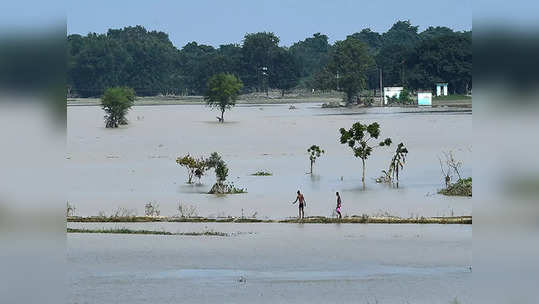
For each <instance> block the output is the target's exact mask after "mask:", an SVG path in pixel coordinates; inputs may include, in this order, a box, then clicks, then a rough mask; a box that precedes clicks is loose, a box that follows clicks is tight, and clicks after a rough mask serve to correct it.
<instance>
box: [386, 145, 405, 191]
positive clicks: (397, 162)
mask: <svg viewBox="0 0 539 304" xmlns="http://www.w3.org/2000/svg"><path fill="white" fill-rule="evenodd" d="M406 154H408V149H406V147H404V144H403V143H400V144H399V145H398V146H397V150H395V155H393V158H392V159H391V164H389V170H388V171H387V173H386V175H387V176H388V177H390V178H391V179H396V181H397V188H398V187H399V170H402V169H404V164H405V163H406ZM384 173H385V172H384Z"/></svg>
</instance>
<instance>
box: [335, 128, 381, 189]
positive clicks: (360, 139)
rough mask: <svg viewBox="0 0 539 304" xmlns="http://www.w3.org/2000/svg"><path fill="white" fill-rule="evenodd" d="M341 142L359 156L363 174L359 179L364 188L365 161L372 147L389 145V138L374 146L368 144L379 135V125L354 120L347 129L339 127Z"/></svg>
mask: <svg viewBox="0 0 539 304" xmlns="http://www.w3.org/2000/svg"><path fill="white" fill-rule="evenodd" d="M339 132H340V133H341V139H340V140H341V144H348V146H349V147H350V148H351V149H352V150H353V151H354V156H355V157H359V158H361V163H362V165H363V166H362V168H363V174H362V177H361V181H362V182H363V188H365V161H366V160H367V158H368V157H369V156H370V155H371V152H372V150H373V148H374V147H383V146H389V145H391V138H386V139H384V140H383V141H381V142H379V143H378V144H377V145H376V146H370V145H369V142H370V141H371V140H372V139H378V137H379V136H380V125H379V124H378V123H377V122H374V123H372V124H370V125H364V124H361V123H360V122H356V123H354V124H353V125H352V127H351V128H350V129H349V130H346V129H344V128H341V129H340V130H339Z"/></svg>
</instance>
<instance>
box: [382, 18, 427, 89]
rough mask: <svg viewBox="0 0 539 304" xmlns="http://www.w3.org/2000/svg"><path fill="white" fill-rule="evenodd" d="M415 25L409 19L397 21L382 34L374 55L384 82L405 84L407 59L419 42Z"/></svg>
mask: <svg viewBox="0 0 539 304" xmlns="http://www.w3.org/2000/svg"><path fill="white" fill-rule="evenodd" d="M417 29H418V27H417V26H413V25H412V24H411V23H410V21H397V22H396V23H395V24H393V26H392V27H391V28H390V29H389V30H388V31H387V32H385V33H384V34H382V47H381V49H380V51H379V52H378V54H377V55H376V63H377V64H378V67H379V68H381V69H382V70H383V75H384V84H387V85H401V86H405V85H406V84H407V81H406V79H407V70H406V67H407V61H408V57H409V56H410V54H411V53H413V51H414V48H415V47H416V46H417V44H418V43H419V42H420V39H419V35H418V34H417Z"/></svg>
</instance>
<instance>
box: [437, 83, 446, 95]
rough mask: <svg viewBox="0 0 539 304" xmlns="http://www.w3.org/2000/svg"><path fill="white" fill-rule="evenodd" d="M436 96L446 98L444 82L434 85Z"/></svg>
mask: <svg viewBox="0 0 539 304" xmlns="http://www.w3.org/2000/svg"><path fill="white" fill-rule="evenodd" d="M436 96H447V83H446V82H440V83H437V84H436Z"/></svg>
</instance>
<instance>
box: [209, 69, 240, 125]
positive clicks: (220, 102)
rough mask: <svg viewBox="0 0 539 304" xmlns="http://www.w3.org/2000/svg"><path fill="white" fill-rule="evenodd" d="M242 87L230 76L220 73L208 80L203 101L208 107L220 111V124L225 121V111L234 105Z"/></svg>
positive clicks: (238, 81) (237, 80)
mask: <svg viewBox="0 0 539 304" xmlns="http://www.w3.org/2000/svg"><path fill="white" fill-rule="evenodd" d="M242 86H243V84H242V83H241V81H240V80H239V79H238V78H237V77H236V76H234V75H232V74H225V73H220V74H217V75H213V76H212V77H211V78H210V79H209V80H208V84H207V90H206V94H205V96H204V100H205V101H206V103H207V104H208V105H209V106H210V107H212V108H218V109H219V110H220V111H221V118H220V119H219V121H220V122H224V121H225V120H224V114H225V110H226V109H231V108H232V107H233V106H235V105H236V100H237V99H238V95H239V94H240V90H241V88H242Z"/></svg>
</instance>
